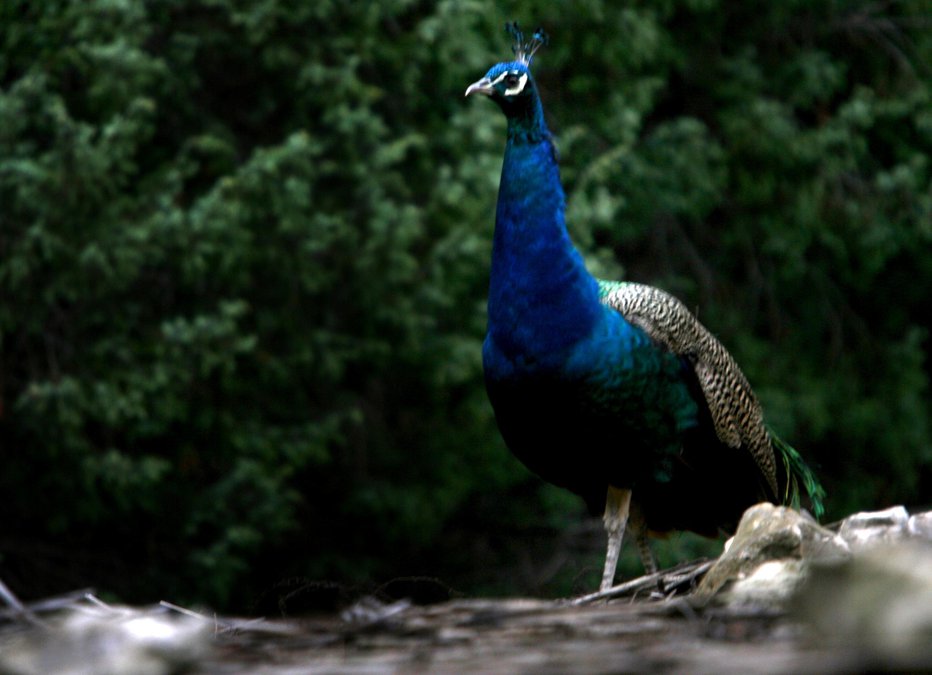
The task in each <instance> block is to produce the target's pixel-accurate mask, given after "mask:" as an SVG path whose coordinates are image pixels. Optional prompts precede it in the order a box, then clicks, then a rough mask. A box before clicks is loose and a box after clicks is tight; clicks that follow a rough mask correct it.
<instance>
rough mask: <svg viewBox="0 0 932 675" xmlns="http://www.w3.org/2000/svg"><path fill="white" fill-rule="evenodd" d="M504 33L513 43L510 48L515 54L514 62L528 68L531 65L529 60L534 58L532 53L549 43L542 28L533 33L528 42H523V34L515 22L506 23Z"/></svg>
mask: <svg viewBox="0 0 932 675" xmlns="http://www.w3.org/2000/svg"><path fill="white" fill-rule="evenodd" d="M505 32H507V33H508V34H509V35H510V36H511V39H512V40H513V41H514V43H513V44H512V46H511V51H513V52H514V54H515V61H517V62H519V63H523V64H524V65H525V66H528V67H530V65H531V59H532V58H534V53H535V52H536V51H537V50H538V49H540V48H541V47H543V46H544V45H545V44H547V43H548V42H550V38H549V37H548V35H547V34H546V33H545V32H544V30H543V28H540V27H538V28H537V30H535V31H534V33H533V34H532V35H531V37H530V39H529V40H525V39H524V33H523V32H522V31H521V29H520V28H519V27H518V22H517V21H512V22H510V23H509V22H506V23H505Z"/></svg>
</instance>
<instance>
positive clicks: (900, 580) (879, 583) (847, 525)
mask: <svg viewBox="0 0 932 675" xmlns="http://www.w3.org/2000/svg"><path fill="white" fill-rule="evenodd" d="M0 596H3V598H4V600H5V601H6V604H7V605H8V609H7V610H6V611H5V612H2V613H0V673H15V674H23V675H25V674H29V675H32V674H34V673H43V674H44V673H71V674H74V675H90V674H91V673H93V674H95V675H100V674H103V673H113V674H120V675H123V674H126V675H129V674H133V675H148V674H152V675H164V674H169V673H221V674H222V673H270V674H273V675H285V674H290V673H295V674H296V673H330V672H332V673H383V672H403V673H416V672H425V673H426V672H429V673H444V672H529V673H558V672H559V673H563V672H573V673H589V672H641V671H657V670H660V671H664V672H689V673H703V672H708V673H713V672H714V673H774V672H785V673H800V672H820V673H833V672H835V673H842V672H844V673H848V672H868V671H870V672H882V671H891V670H894V671H900V672H930V671H932V512H926V513H918V514H914V515H910V514H909V513H907V511H906V509H904V508H902V507H895V508H892V509H887V510H886V511H880V512H872V513H861V514H856V515H854V516H851V517H850V518H848V519H846V520H845V521H844V522H842V523H841V524H840V526H839V527H838V528H835V529H826V528H823V527H821V526H819V525H818V524H816V523H815V522H814V521H813V520H812V519H811V518H809V517H808V516H806V515H805V514H803V515H800V514H798V513H796V512H794V511H791V510H788V509H785V508H782V507H774V506H771V505H769V504H761V505H758V506H756V507H753V508H752V509H749V510H748V512H747V513H746V514H745V517H744V519H743V520H742V522H741V526H740V527H739V530H738V532H737V533H736V535H735V537H734V538H733V539H732V541H731V542H730V545H729V546H728V548H727V550H726V552H725V553H724V554H723V555H722V556H721V557H720V558H719V559H718V560H717V561H709V562H702V561H700V562H696V563H692V564H688V565H683V566H680V567H678V568H676V569H674V570H669V571H666V572H662V573H660V574H658V575H654V576H650V577H644V578H641V579H637V580H634V581H631V582H628V583H625V584H622V585H621V586H618V587H616V588H615V589H612V590H611V591H608V592H606V593H601V594H593V595H591V596H586V597H583V598H577V599H575V600H565V601H545V600H531V599H481V600H453V601H446V602H440V603H436V604H431V605H426V606H419V605H415V604H413V603H412V602H411V601H408V600H401V601H398V602H394V603H388V604H386V603H382V602H379V601H377V600H375V599H373V598H368V599H363V600H362V601H360V602H357V603H356V604H355V605H353V606H351V607H349V608H348V609H346V610H344V611H343V612H342V613H340V614H338V615H332V616H321V617H317V618H305V619H300V620H274V621H267V620H261V619H259V620H255V619H252V620H250V619H219V618H216V617H210V616H205V615H202V614H198V613H195V612H192V611H190V610H187V609H185V608H181V607H175V606H173V605H170V604H168V603H163V604H162V605H160V606H158V607H154V608H130V607H115V606H110V605H106V604H104V603H102V602H100V601H99V600H97V599H96V598H95V597H94V596H92V595H87V594H75V595H74V596H72V597H66V598H57V599H50V600H49V601H46V602H45V603H36V604H34V605H30V606H25V607H24V606H22V605H21V604H20V603H18V601H17V600H16V598H15V597H14V596H13V595H12V593H10V592H9V591H8V589H5V588H3V587H2V586H0Z"/></svg>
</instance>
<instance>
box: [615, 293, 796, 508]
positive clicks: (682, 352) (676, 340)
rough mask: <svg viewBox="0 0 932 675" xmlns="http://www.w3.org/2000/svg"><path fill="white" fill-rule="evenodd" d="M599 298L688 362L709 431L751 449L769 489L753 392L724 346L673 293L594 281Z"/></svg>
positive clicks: (767, 456)
mask: <svg viewBox="0 0 932 675" xmlns="http://www.w3.org/2000/svg"><path fill="white" fill-rule="evenodd" d="M599 289H600V294H601V300H602V302H603V303H604V304H606V305H608V306H609V307H611V308H613V309H615V310H616V311H618V312H619V313H620V314H621V315H622V316H623V317H624V318H625V319H626V320H627V321H629V322H631V323H632V324H634V325H636V326H637V327H639V328H640V329H641V330H643V331H644V332H645V333H647V334H648V335H649V336H650V337H651V338H652V339H654V340H656V341H657V342H659V343H660V344H662V345H664V346H665V347H666V348H667V349H669V350H670V351H671V352H673V353H674V354H677V355H678V356H685V357H686V358H688V359H689V361H690V362H691V363H692V365H693V368H694V370H695V372H696V377H697V379H698V380H699V385H700V387H701V388H702V393H703V394H704V396H705V400H706V403H707V404H708V406H709V412H710V413H711V416H712V422H713V424H714V426H715V433H716V435H717V436H718V438H719V439H720V440H721V441H722V442H723V443H724V444H726V445H728V446H730V447H733V448H740V447H744V448H747V450H748V451H749V452H750V453H751V455H752V456H753V458H754V461H755V462H756V463H757V466H758V467H759V468H760V470H761V473H763V475H764V477H765V479H766V480H767V483H768V485H769V486H770V488H771V489H772V490H773V493H774V495H776V494H778V490H777V473H776V461H775V458H774V451H773V447H772V444H771V441H770V435H769V434H768V433H767V428H766V426H765V425H764V415H763V411H762V409H761V405H760V403H759V402H758V400H757V396H755V395H754V392H753V391H752V390H751V385H750V384H749V383H748V381H747V378H746V377H745V376H744V373H742V372H741V369H740V368H739V367H738V364H737V362H736V361H735V360H734V358H732V356H731V354H729V353H728V350H726V349H725V347H724V346H723V345H722V343H721V342H719V341H718V340H717V339H716V338H715V336H714V335H712V333H710V332H709V331H708V329H706V327H705V326H703V325H702V324H701V323H699V320H698V319H696V317H695V316H693V314H692V313H691V312H690V311H689V310H688V309H686V306H685V305H683V303H682V302H680V301H679V300H677V299H676V298H675V297H673V296H672V295H670V294H669V293H666V292H664V291H661V290H660V289H659V288H654V287H653V286H646V285H644V284H636V283H629V282H613V281H602V280H600V281H599Z"/></svg>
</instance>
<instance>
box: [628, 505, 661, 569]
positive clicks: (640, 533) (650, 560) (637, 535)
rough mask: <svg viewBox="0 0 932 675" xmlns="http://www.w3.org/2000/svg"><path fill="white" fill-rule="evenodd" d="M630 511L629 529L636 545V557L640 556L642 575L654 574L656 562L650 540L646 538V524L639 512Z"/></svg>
mask: <svg viewBox="0 0 932 675" xmlns="http://www.w3.org/2000/svg"><path fill="white" fill-rule="evenodd" d="M631 511H632V513H631V529H632V530H634V541H635V543H637V547H638V555H639V556H641V564H643V565H644V573H645V574H656V573H657V560H656V558H654V552H653V551H652V550H651V548H650V540H649V539H648V538H647V524H646V523H645V522H644V517H643V516H642V515H641V512H640V510H638V509H636V508H632V509H631Z"/></svg>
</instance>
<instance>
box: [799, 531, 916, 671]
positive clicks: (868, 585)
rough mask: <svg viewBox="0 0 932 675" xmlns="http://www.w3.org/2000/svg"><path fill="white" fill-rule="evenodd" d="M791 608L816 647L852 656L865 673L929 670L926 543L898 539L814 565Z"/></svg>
mask: <svg viewBox="0 0 932 675" xmlns="http://www.w3.org/2000/svg"><path fill="white" fill-rule="evenodd" d="M897 518H899V516H897ZM792 608H793V610H794V613H795V614H796V615H797V616H798V617H799V618H801V619H803V620H804V621H805V622H807V623H808V624H809V625H810V626H811V627H812V632H813V641H814V643H820V644H823V643H827V644H830V645H834V646H838V647H843V648H845V649H850V650H852V651H854V652H856V653H857V654H859V655H860V657H861V658H859V659H858V661H859V663H860V664H861V665H862V667H863V669H864V670H865V671H869V670H871V669H872V668H873V667H876V666H877V665H878V664H883V667H884V669H887V668H890V669H903V670H909V671H913V670H916V671H919V670H925V669H926V668H932V545H929V544H926V543H925V542H921V541H902V542H897V543H893V544H889V545H887V546H884V547H882V548H878V547H875V548H873V549H870V550H864V551H860V552H859V553H857V554H856V555H855V556H854V557H853V558H851V559H850V560H847V561H844V562H836V563H834V564H832V565H824V564H814V565H813V566H812V568H811V570H810V573H809V575H808V578H807V579H806V581H805V583H804V584H803V585H802V586H801V587H800V590H799V593H798V594H797V596H796V598H795V599H794V601H793V603H792Z"/></svg>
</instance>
